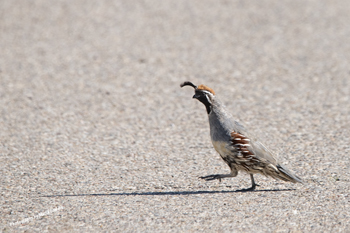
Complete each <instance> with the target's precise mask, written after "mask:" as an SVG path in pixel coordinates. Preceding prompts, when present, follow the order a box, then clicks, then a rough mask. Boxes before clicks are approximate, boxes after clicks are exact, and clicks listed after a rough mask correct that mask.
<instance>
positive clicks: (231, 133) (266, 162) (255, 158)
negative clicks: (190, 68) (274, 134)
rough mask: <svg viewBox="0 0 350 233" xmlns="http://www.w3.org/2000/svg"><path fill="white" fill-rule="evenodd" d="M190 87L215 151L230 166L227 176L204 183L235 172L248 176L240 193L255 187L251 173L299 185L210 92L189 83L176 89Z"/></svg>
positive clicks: (211, 177) (299, 179) (202, 86)
mask: <svg viewBox="0 0 350 233" xmlns="http://www.w3.org/2000/svg"><path fill="white" fill-rule="evenodd" d="M184 86H191V87H193V88H194V91H195V94H194V95H193V98H194V99H197V100H199V101H200V102H201V103H203V104H204V106H205V108H206V111H207V114H208V119H209V126H210V137H211V141H212V144H213V146H214V148H215V150H216V151H217V152H218V153H219V155H220V156H221V158H222V159H223V160H224V161H225V162H226V164H227V165H228V166H229V167H230V171H231V172H230V173H229V174H214V175H208V176H201V177H199V178H201V179H204V180H205V181H211V180H216V179H218V180H219V181H221V179H223V178H229V177H236V176H237V174H238V171H243V172H246V173H248V174H249V175H250V178H251V183H252V186H251V187H250V188H247V189H242V190H241V191H253V190H255V189H256V186H259V185H258V184H256V183H255V181H254V176H253V175H254V174H262V175H265V176H267V177H272V178H275V179H280V180H283V181H288V182H293V183H303V181H302V179H301V178H299V177H298V176H296V175H294V174H293V173H292V172H291V171H289V170H288V169H287V168H285V167H284V166H282V165H281V164H280V163H279V162H278V161H277V160H276V158H275V155H274V153H273V152H272V151H271V150H269V149H268V148H267V147H266V146H265V145H264V144H263V143H261V142H260V141H259V140H258V139H257V138H256V137H255V136H254V135H253V134H251V133H250V132H249V131H248V130H247V129H246V127H245V126H244V125H243V124H242V123H241V122H239V121H237V120H235V119H234V118H233V116H232V115H231V114H230V113H229V112H228V111H227V110H226V107H225V106H224V105H223V104H222V102H221V101H220V100H219V98H218V97H217V96H216V94H215V92H214V90H213V89H211V88H210V87H207V86H205V85H203V84H202V85H199V86H196V85H194V84H193V83H192V82H190V81H186V82H183V83H181V84H180V87H184Z"/></svg>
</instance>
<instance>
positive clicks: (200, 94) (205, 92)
mask: <svg viewBox="0 0 350 233" xmlns="http://www.w3.org/2000/svg"><path fill="white" fill-rule="evenodd" d="M180 86H181V87H183V86H192V87H193V88H194V89H195V90H194V92H195V94H194V96H193V98H194V99H197V100H199V101H200V102H202V103H203V104H204V106H205V108H206V109H207V113H208V114H209V113H210V112H211V106H212V101H213V98H214V96H215V92H214V91H213V89H211V88H209V87H207V86H204V85H199V86H198V87H197V86H195V85H194V84H193V83H191V82H184V83H182V84H181V85H180Z"/></svg>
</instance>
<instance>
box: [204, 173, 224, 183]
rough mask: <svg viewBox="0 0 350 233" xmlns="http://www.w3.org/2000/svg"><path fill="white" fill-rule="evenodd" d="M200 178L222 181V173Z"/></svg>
mask: <svg viewBox="0 0 350 233" xmlns="http://www.w3.org/2000/svg"><path fill="white" fill-rule="evenodd" d="M199 178H201V179H203V180H205V181H210V180H219V181H220V182H221V178H223V177H222V175H220V174H217V175H209V176H200V177H199Z"/></svg>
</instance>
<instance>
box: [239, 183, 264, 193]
mask: <svg viewBox="0 0 350 233" xmlns="http://www.w3.org/2000/svg"><path fill="white" fill-rule="evenodd" d="M256 186H260V185H258V184H254V185H253V186H252V187H250V188H247V189H239V190H237V192H251V191H254V190H255V188H256Z"/></svg>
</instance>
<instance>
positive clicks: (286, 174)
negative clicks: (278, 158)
mask: <svg viewBox="0 0 350 233" xmlns="http://www.w3.org/2000/svg"><path fill="white" fill-rule="evenodd" d="M276 167H277V169H278V171H279V172H280V173H279V174H278V178H280V179H281V180H284V181H289V182H293V183H297V182H298V183H304V182H303V181H302V179H301V178H299V177H298V176H296V175H294V174H293V173H292V172H290V171H289V170H288V169H287V168H284V167H282V166H281V165H277V166H276Z"/></svg>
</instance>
